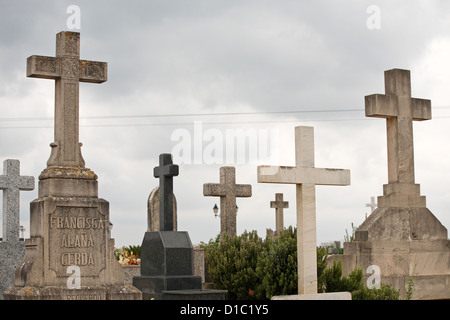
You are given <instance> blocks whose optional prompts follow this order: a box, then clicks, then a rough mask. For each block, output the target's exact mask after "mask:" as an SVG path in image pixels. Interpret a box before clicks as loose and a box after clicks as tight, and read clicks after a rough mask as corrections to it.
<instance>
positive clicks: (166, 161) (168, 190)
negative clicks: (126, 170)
mask: <svg viewBox="0 0 450 320" xmlns="http://www.w3.org/2000/svg"><path fill="white" fill-rule="evenodd" d="M177 175H178V165H176V164H173V162H172V155H171V154H169V153H163V154H160V155H159V166H158V167H155V168H154V169H153V176H154V177H155V178H159V230H161V231H173V177H175V176H177Z"/></svg>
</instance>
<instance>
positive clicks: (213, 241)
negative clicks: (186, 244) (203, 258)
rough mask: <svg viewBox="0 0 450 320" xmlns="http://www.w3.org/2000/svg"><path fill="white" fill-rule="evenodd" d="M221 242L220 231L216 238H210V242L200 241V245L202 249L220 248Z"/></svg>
mask: <svg viewBox="0 0 450 320" xmlns="http://www.w3.org/2000/svg"><path fill="white" fill-rule="evenodd" d="M219 242H220V233H219V234H218V235H217V236H216V238H215V239H212V238H211V239H209V242H208V243H205V242H203V241H200V244H199V247H200V248H202V249H208V248H218V247H219Z"/></svg>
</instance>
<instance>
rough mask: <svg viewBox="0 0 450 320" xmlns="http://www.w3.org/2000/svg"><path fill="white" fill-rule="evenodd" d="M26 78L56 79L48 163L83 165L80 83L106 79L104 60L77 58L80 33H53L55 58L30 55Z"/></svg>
mask: <svg viewBox="0 0 450 320" xmlns="http://www.w3.org/2000/svg"><path fill="white" fill-rule="evenodd" d="M27 77H33V78H44V79H53V80H55V141H54V142H53V143H52V144H50V146H51V147H52V153H51V156H50V159H49V160H48V162H47V165H48V166H73V167H84V160H83V157H82V156H81V148H80V147H81V144H80V142H79V82H80V81H81V82H91V83H102V82H105V81H106V80H107V63H106V62H97V61H87V60H80V34H79V33H78V32H67V31H62V32H60V33H58V34H57V35H56V57H45V56H36V55H34V56H31V57H28V59H27Z"/></svg>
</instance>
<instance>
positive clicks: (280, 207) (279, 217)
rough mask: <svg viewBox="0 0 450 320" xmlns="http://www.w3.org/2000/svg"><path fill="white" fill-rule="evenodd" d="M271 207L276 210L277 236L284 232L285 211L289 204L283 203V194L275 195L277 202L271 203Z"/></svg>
mask: <svg viewBox="0 0 450 320" xmlns="http://www.w3.org/2000/svg"><path fill="white" fill-rule="evenodd" d="M270 207H271V208H275V234H276V235H279V234H280V233H281V231H283V228H284V223H283V211H284V209H285V208H289V202H287V201H283V194H282V193H275V201H270Z"/></svg>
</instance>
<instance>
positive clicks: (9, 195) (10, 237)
mask: <svg viewBox="0 0 450 320" xmlns="http://www.w3.org/2000/svg"><path fill="white" fill-rule="evenodd" d="M34 184H35V183H34V177H30V176H21V175H20V162H19V160H12V159H8V160H5V161H4V162H3V175H2V176H0V190H3V238H2V240H1V241H0V299H3V292H4V291H5V290H6V289H7V288H9V287H10V286H13V285H14V275H15V271H16V268H17V266H18V265H19V263H20V262H21V261H22V259H23V256H24V254H25V244H24V242H23V241H21V240H20V239H19V227H20V191H24V190H28V191H30V190H33V189H34Z"/></svg>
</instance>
